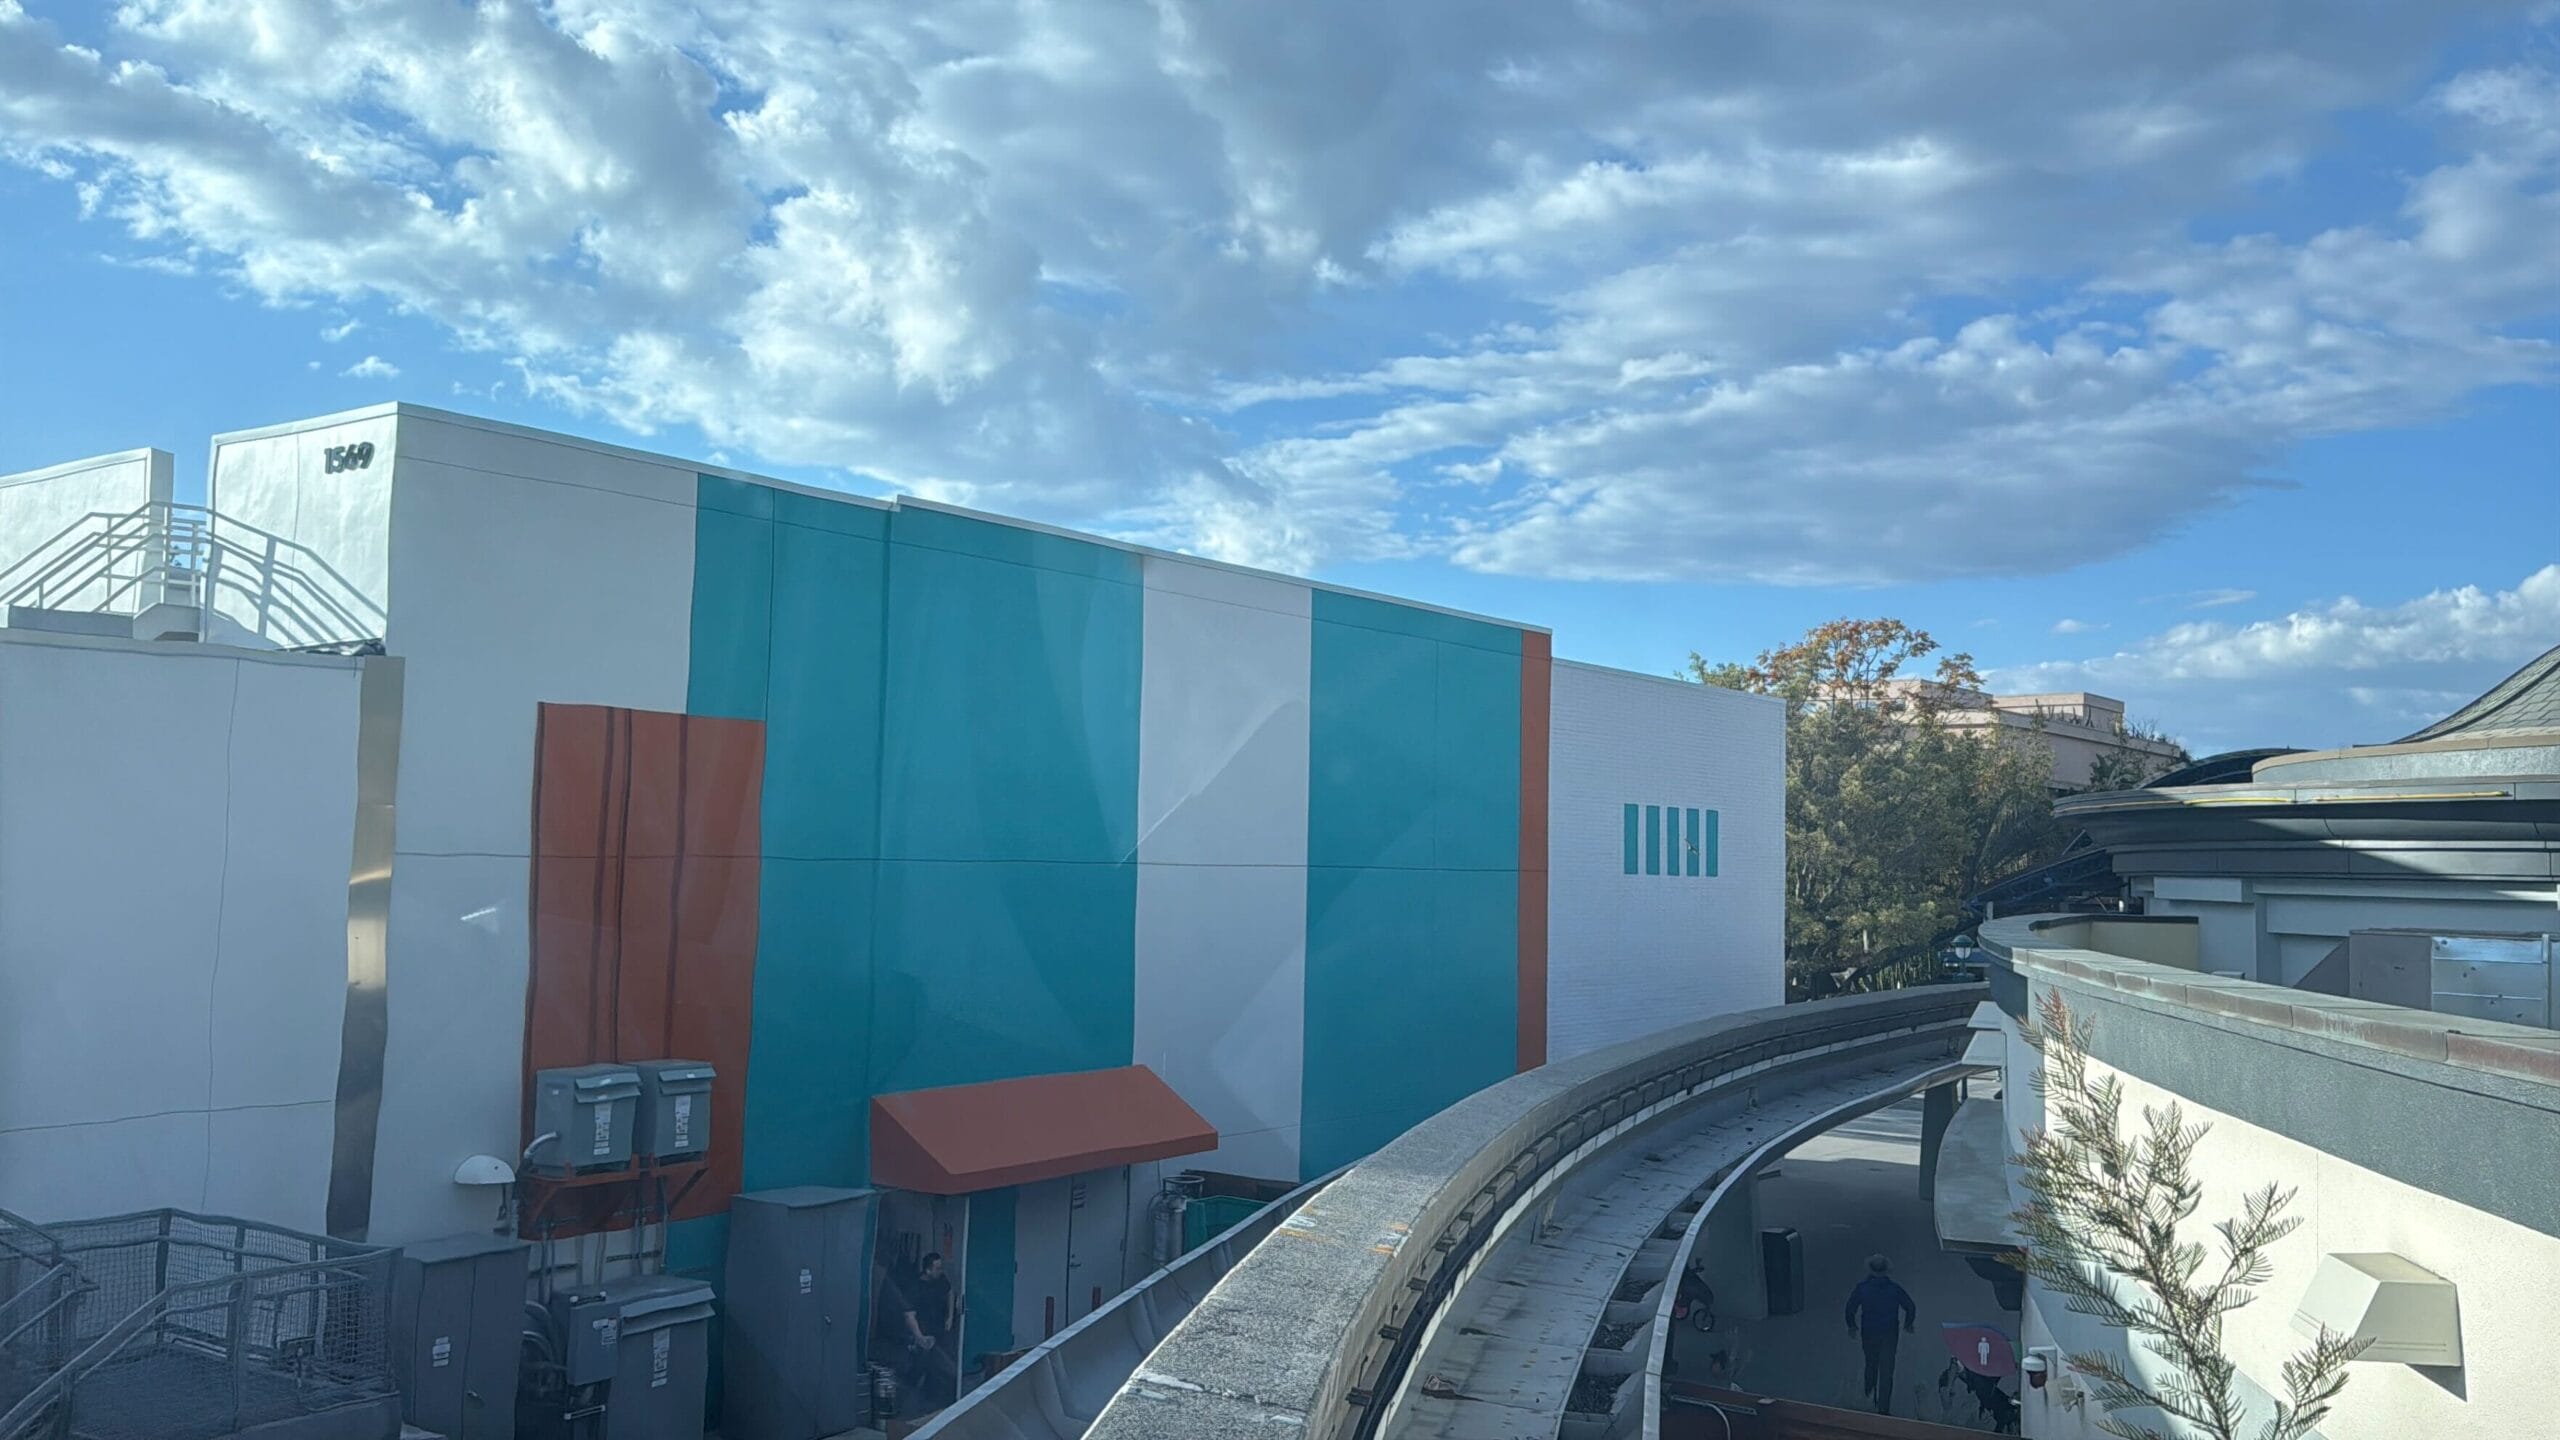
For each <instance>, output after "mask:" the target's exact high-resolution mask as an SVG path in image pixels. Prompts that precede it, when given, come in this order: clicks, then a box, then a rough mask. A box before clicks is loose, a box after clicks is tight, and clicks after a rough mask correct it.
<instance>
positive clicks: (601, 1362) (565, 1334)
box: [551, 1288, 622, 1385]
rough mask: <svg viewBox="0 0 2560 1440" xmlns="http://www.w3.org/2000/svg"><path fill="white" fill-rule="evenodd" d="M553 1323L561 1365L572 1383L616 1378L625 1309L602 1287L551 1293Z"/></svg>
mask: <svg viewBox="0 0 2560 1440" xmlns="http://www.w3.org/2000/svg"><path fill="white" fill-rule="evenodd" d="M551 1325H552V1328H553V1329H555V1330H557V1331H559V1332H560V1368H561V1370H562V1371H563V1372H565V1374H566V1376H567V1379H568V1382H569V1383H570V1384H572V1385H593V1384H595V1383H597V1382H598V1381H601V1380H610V1379H612V1378H613V1367H614V1364H615V1361H616V1359H617V1357H618V1356H619V1354H620V1350H621V1344H622V1309H621V1305H620V1302H618V1301H617V1300H616V1299H615V1298H614V1297H613V1296H612V1295H609V1294H607V1293H606V1292H605V1291H603V1290H600V1289H588V1288H581V1289H576V1290H563V1291H561V1292H559V1293H558V1294H556V1295H554V1296H552V1297H551Z"/></svg>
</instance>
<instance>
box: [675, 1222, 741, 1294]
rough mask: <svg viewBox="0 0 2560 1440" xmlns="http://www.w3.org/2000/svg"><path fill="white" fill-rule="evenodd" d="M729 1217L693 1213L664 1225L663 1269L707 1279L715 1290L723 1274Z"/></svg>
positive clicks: (724, 1273) (727, 1249) (724, 1271)
mask: <svg viewBox="0 0 2560 1440" xmlns="http://www.w3.org/2000/svg"><path fill="white" fill-rule="evenodd" d="M728 1258H729V1217H728V1216H727V1215H697V1216H695V1217H694V1218H693V1219H691V1220H678V1221H675V1222H673V1223H671V1224H669V1225H668V1226H667V1271H668V1273H670V1274H674V1275H684V1276H689V1277H691V1278H693V1279H696V1280H708V1281H710V1282H711V1287H712V1288H713V1289H715V1290H717V1289H719V1288H720V1287H721V1286H722V1284H723V1283H724V1282H725V1279H726V1276H727V1262H728Z"/></svg>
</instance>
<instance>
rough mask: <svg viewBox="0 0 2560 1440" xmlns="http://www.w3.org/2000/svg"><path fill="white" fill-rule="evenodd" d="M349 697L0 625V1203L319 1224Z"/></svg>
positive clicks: (211, 653) (351, 777)
mask: <svg viewBox="0 0 2560 1440" xmlns="http://www.w3.org/2000/svg"><path fill="white" fill-rule="evenodd" d="M358 685H359V670H358V665H357V662H355V661H351V660H339V659H332V658H314V657H302V656H278V655H265V654H258V653H255V652H245V651H237V650H226V649H219V648H214V647H206V646H195V645H177V646H169V645H139V644H135V643H133V642H129V641H118V640H93V639H71V638H69V637H52V636H43V635H18V636H6V635H0V1208H7V1209H10V1210H15V1211H18V1212H20V1213H22V1214H26V1215H30V1216H33V1217H35V1218H37V1219H39V1220H44V1219H65V1218H72V1217H77V1216H84V1215H99V1214H112V1213H117V1212H120V1211H125V1210H132V1209H139V1208H144V1207H149V1206H158V1205H178V1206H184V1207H187V1208H191V1209H210V1210H215V1211H220V1212H226V1213H236V1214H241V1215H247V1216H252V1217H255V1218H258V1219H262V1220H268V1221H273V1222H276V1223H280V1224H285V1225H291V1226H297V1227H301V1228H305V1229H311V1230H317V1229H320V1228H321V1226H322V1222H323V1220H324V1218H325V1217H324V1210H325V1202H326V1199H327V1194H328V1182H329V1157H330V1144H331V1136H332V1133H333V1131H334V1123H335V1104H336V1094H337V1082H338V1048H339V1046H338V1042H339V1031H340V1027H341V1023H342V1020H343V1014H344V1002H345V995H346V985H347V883H348V863H349V860H350V858H351V855H352V853H353V844H354V824H355V793H356V724H357V692H358Z"/></svg>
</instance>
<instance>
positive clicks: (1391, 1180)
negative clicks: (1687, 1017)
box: [1088, 985, 1987, 1440]
mask: <svg viewBox="0 0 2560 1440" xmlns="http://www.w3.org/2000/svg"><path fill="white" fill-rule="evenodd" d="M1986 993H1987V992H1986V990H1985V989H1984V987H1982V986H1979V985H1965V986H1933V987H1928V988H1924V989H1918V990H1905V991H1897V992H1891V993H1887V994H1881V995H1862V996H1853V997H1850V998H1847V999H1841V1000H1832V1001H1825V1002H1821V1003H1818V1004H1813V1005H1795V1006H1775V1007H1770V1008H1768V1009H1763V1010H1753V1011H1747V1012H1744V1013H1742V1014H1739V1015H1731V1016H1724V1017H1720V1018H1718V1019H1715V1020H1709V1021H1704V1022H1701V1023H1699V1024H1697V1025H1692V1026H1687V1027H1683V1028H1680V1029H1677V1030H1671V1031H1665V1032H1663V1033H1661V1034H1659V1035H1653V1036H1648V1037H1645V1038H1643V1039H1639V1040H1633V1041H1629V1042H1626V1043H1624V1044H1621V1045H1617V1046H1613V1047H1610V1048H1608V1049H1605V1050H1600V1051H1595V1052H1593V1053H1591V1054H1589V1055H1583V1056H1578V1057H1576V1058H1575V1059H1572V1060H1569V1061H1564V1062H1561V1063H1559V1064H1556V1065H1550V1066H1546V1067H1543V1068H1541V1069H1538V1070H1532V1071H1530V1072H1528V1073H1526V1074H1522V1075H1515V1076H1513V1077H1512V1078H1510V1079H1508V1080H1505V1081H1503V1082H1501V1083H1500V1084H1497V1085H1494V1086H1491V1087H1489V1088H1487V1089H1485V1090H1482V1091H1479V1092H1477V1093H1476V1094H1474V1095H1471V1096H1469V1097H1467V1098H1466V1099H1464V1100H1461V1101H1459V1102H1458V1103H1457V1104H1455V1105H1452V1106H1450V1107H1449V1108H1448V1109H1446V1110H1443V1111H1441V1112H1440V1113H1439V1114H1437V1115H1435V1116H1433V1117H1431V1118H1430V1119H1428V1120H1425V1121H1423V1122H1422V1123H1421V1124H1419V1125H1416V1126H1415V1127H1414V1128H1412V1129H1411V1130H1408V1131H1406V1132H1405V1133H1404V1134H1403V1135H1402V1136H1400V1137H1398V1138H1397V1139H1396V1140H1394V1141H1392V1142H1390V1143H1389V1144H1387V1145H1386V1146H1385V1147H1384V1148H1382V1149H1380V1150H1379V1151H1378V1152H1377V1153H1376V1154H1374V1155H1372V1156H1370V1157H1369V1158H1368V1159H1366V1160H1364V1161H1362V1162H1360V1163H1359V1164H1358V1165H1355V1166H1353V1167H1352V1168H1351V1169H1350V1170H1349V1171H1347V1172H1345V1173H1344V1174H1343V1176H1342V1177H1341V1178H1340V1179H1338V1180H1336V1181H1335V1182H1334V1183H1333V1184H1332V1185H1331V1186H1329V1187H1327V1188H1326V1189H1325V1191H1324V1192H1323V1193H1322V1194H1320V1195H1317V1196H1315V1197H1314V1198H1313V1199H1311V1200H1310V1201H1308V1202H1307V1203H1306V1204H1305V1205H1303V1206H1301V1207H1300V1208H1299V1210H1298V1212H1297V1213H1296V1214H1295V1215H1292V1216H1291V1217H1289V1219H1288V1220H1287V1221H1286V1222H1285V1223H1283V1224H1282V1225H1281V1226H1280V1227H1279V1228H1278V1229H1277V1230H1275V1231H1274V1232H1273V1233H1272V1235H1271V1238H1270V1239H1268V1240H1266V1241H1265V1242H1263V1243H1262V1244H1261V1245H1260V1246H1258V1247H1256V1248H1255V1249H1254V1251H1253V1252H1252V1253H1251V1254H1250V1255H1248V1256H1246V1257H1245V1258H1244V1260H1243V1261H1242V1263H1240V1264H1238V1265H1237V1266H1236V1267H1235V1268H1234V1269H1233V1270H1232V1271H1230V1272H1228V1274H1227V1275H1226V1277H1225V1278H1224V1279H1223V1280H1221V1281H1220V1282H1219V1283H1218V1285H1217V1287H1216V1289H1214V1290H1212V1291H1211V1292H1210V1294H1209V1295H1208V1296H1207V1297H1206V1298H1205V1299H1204V1300H1203V1301H1202V1302H1201V1303H1200V1305H1199V1306H1198V1307H1196V1308H1195V1309H1194V1310H1193V1311H1192V1312H1191V1314H1190V1316H1189V1317H1187V1318H1186V1319H1185V1320H1184V1321H1183V1322H1182V1323H1181V1324H1180V1325H1179V1326H1177V1327H1175V1329H1174V1332H1173V1333H1172V1334H1171V1335H1170V1336H1168V1337H1167V1338H1166V1340H1165V1341H1164V1343H1163V1344H1161V1345H1159V1346H1158V1347H1157V1348H1156V1350H1155V1351H1154V1353H1152V1354H1150V1355H1149V1356H1148V1357H1147V1359H1146V1361H1145V1362H1144V1363H1143V1364H1142V1365H1141V1366H1140V1367H1139V1369H1138V1370H1137V1372H1136V1373H1135V1374H1133V1375H1132V1376H1131V1377H1130V1380H1129V1383H1128V1384H1127V1385H1125V1386H1123V1387H1122V1388H1121V1390H1120V1393H1119V1394H1118V1395H1117V1396H1115V1397H1114V1398H1113V1399H1112V1401H1111V1403H1110V1405H1109V1406H1108V1407H1107V1408H1106V1409H1104V1411H1103V1413H1102V1415H1101V1417H1100V1418H1099V1419H1098V1420H1097V1421H1096V1422H1095V1424H1094V1426H1093V1428H1092V1429H1091V1430H1090V1431H1089V1432H1088V1434H1089V1435H1090V1436H1092V1437H1093V1440H1174V1437H1181V1440H1192V1437H1197V1436H1203V1435H1217V1434H1240V1433H1247V1432H1251V1433H1263V1432H1264V1430H1265V1429H1266V1427H1286V1428H1294V1429H1296V1430H1297V1431H1298V1432H1299V1433H1301V1434H1303V1435H1307V1436H1311V1437H1330V1436H1337V1435H1344V1434H1348V1433H1349V1432H1350V1430H1351V1429H1352V1428H1353V1427H1354V1426H1355V1425H1356V1424H1357V1423H1358V1421H1359V1418H1360V1416H1361V1414H1362V1408H1361V1407H1360V1406H1359V1405H1355V1404H1354V1403H1353V1401H1354V1393H1353V1392H1354V1391H1355V1390H1357V1389H1360V1388H1362V1387H1365V1386H1367V1385H1370V1384H1372V1383H1374V1382H1375V1381H1376V1379H1377V1377H1378V1374H1379V1371H1380V1368H1381V1366H1382V1365H1384V1363H1385V1362H1386V1360H1387V1358H1388V1356H1389V1353H1390V1352H1391V1351H1392V1350H1393V1349H1394V1348H1395V1347H1396V1346H1397V1345H1398V1344H1399V1343H1401V1342H1406V1341H1409V1340H1415V1339H1418V1338H1419V1330H1418V1328H1414V1327H1419V1326H1421V1325H1422V1324H1424V1323H1425V1322H1426V1321H1427V1320H1428V1319H1429V1313H1428V1307H1429V1304H1430V1303H1431V1302H1432V1301H1433V1300H1434V1299H1435V1298H1436V1294H1435V1285H1437V1284H1439V1283H1441V1282H1443V1281H1445V1280H1446V1279H1447V1278H1449V1276H1451V1275H1452V1274H1454V1271H1455V1270H1456V1268H1457V1267H1459V1266H1462V1265H1463V1264H1465V1262H1466V1261H1467V1260H1468V1258H1469V1257H1470V1256H1471V1255H1472V1254H1473V1252H1474V1249H1475V1247H1476V1246H1477V1245H1478V1244H1480V1243H1481V1242H1482V1240H1483V1238H1484V1236H1485V1234H1486V1233H1487V1232H1488V1231H1489V1230H1490V1229H1491V1227H1492V1225H1493V1223H1494V1221H1495V1219H1496V1217H1497V1215H1498V1214H1499V1212H1500V1211H1501V1210H1502V1209H1503V1208H1504V1207H1505V1206H1506V1205H1508V1204H1509V1203H1510V1201H1511V1200H1512V1199H1513V1198H1515V1197H1516V1196H1517V1195H1518V1194H1519V1193H1520V1192H1521V1191H1522V1190H1524V1189H1526V1188H1527V1187H1528V1186H1529V1185H1530V1184H1532V1183H1533V1182H1534V1181H1535V1180H1536V1179H1537V1178H1538V1176H1539V1175H1541V1174H1543V1173H1545V1172H1546V1171H1547V1170H1549V1169H1551V1168H1553V1167H1554V1166H1555V1165H1556V1164H1557V1163H1559V1162H1560V1161H1562V1160H1564V1159H1566V1158H1567V1157H1570V1156H1573V1155H1575V1154H1577V1153H1578V1152H1580V1151H1582V1150H1584V1149H1585V1148H1586V1147H1589V1146H1593V1145H1596V1144H1598V1143H1600V1142H1601V1141H1602V1140H1604V1139H1605V1138H1606V1137H1608V1136H1610V1135H1612V1134H1615V1133H1619V1132H1620V1131H1622V1130H1623V1129H1624V1128H1625V1127H1628V1126H1632V1125H1634V1124H1636V1123H1639V1122H1641V1121H1642V1120H1645V1119H1648V1118H1650V1117H1651V1116H1653V1115H1654V1114H1657V1113H1660V1112H1661V1111H1663V1110H1666V1109H1668V1108H1670V1107H1671V1106H1674V1105H1678V1104H1681V1103H1685V1102H1686V1101H1687V1100H1689V1099H1690V1098H1692V1097H1693V1096H1694V1095H1696V1094H1698V1093H1700V1092H1702V1091H1707V1090H1710V1089H1718V1090H1721V1089H1725V1088H1726V1087H1733V1086H1742V1087H1748V1086H1750V1085H1751V1084H1753V1083H1755V1082H1757V1083H1769V1082H1774V1081H1777V1080H1780V1079H1782V1078H1783V1077H1784V1076H1785V1074H1786V1073H1787V1071H1788V1070H1789V1069H1790V1068H1791V1067H1793V1066H1796V1065H1799V1064H1805V1063H1817V1062H1819V1061H1820V1060H1821V1059H1823V1058H1824V1057H1826V1056H1828V1055H1832V1054H1836V1050H1834V1049H1832V1048H1831V1047H1850V1046H1864V1045H1868V1044H1874V1043H1882V1042H1885V1041H1888V1040H1892V1039H1899V1040H1900V1041H1901V1042H1902V1043H1906V1044H1907V1043H1913V1042H1915V1041H1918V1042H1926V1041H1927V1040H1929V1039H1930V1038H1932V1037H1931V1036H1930V1035H1929V1034H1928V1033H1927V1032H1930V1031H1932V1030H1941V1031H1943V1032H1944V1036H1943V1040H1942V1041H1941V1042H1940V1043H1943V1044H1945V1045H1946V1046H1948V1047H1949V1050H1950V1054H1951V1055H1952V1052H1953V1049H1954V1047H1955V1046H1957V1045H1959V1044H1960V1043H1961V1042H1962V1041H1963V1039H1964V1038H1965V1037H1966V1035H1967V1034H1968V1032H1967V1030H1966V1028H1965V1026H1966V1022H1967V1020H1968V1019H1969V1017H1970V1016H1971V1014H1972V1011H1973V1007H1974V1006H1975V1005H1976V1004H1977V1003H1979V1002H1980V1001H1981V1000H1982V999H1983V998H1984V997H1985V995H1986ZM1834 1063H1836V1060H1835V1061H1834ZM1760 1077H1767V1079H1766V1080H1765V1081H1763V1080H1761V1078H1760ZM1360 1398H1361V1399H1363V1400H1370V1399H1382V1398H1383V1397H1371V1396H1367V1395H1365V1394H1364V1395H1362V1396H1361V1397H1360ZM1274 1433H1276V1431H1275V1432H1274Z"/></svg>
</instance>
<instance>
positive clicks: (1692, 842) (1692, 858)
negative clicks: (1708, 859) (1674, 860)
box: [1689, 809, 1698, 875]
mask: <svg viewBox="0 0 2560 1440" xmlns="http://www.w3.org/2000/svg"><path fill="white" fill-rule="evenodd" d="M1689 873H1690V874H1692V875H1695V874H1697V873H1698V812H1697V811H1696V810H1694V809H1692V810H1691V811H1690V812H1689Z"/></svg>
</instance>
